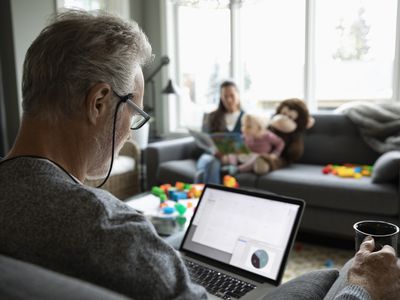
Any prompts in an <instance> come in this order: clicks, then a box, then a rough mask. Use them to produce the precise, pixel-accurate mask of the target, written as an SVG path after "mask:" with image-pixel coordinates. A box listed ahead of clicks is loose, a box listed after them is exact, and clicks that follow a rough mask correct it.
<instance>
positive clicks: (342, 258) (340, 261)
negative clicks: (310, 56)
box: [282, 242, 354, 283]
mask: <svg viewBox="0 0 400 300" xmlns="http://www.w3.org/2000/svg"><path fill="white" fill-rule="evenodd" d="M353 256H354V251H351V250H345V249H336V248H329V247H325V246H319V245H313V244H308V243H301V242H296V243H295V245H294V247H293V250H292V252H291V254H290V256H289V259H288V263H287V267H286V271H285V273H284V275H283V279H282V283H284V282H286V281H289V280H290V279H293V278H295V277H297V276H299V275H301V274H304V273H307V272H309V271H313V270H319V269H324V268H337V269H340V268H341V267H342V266H343V265H344V264H345V263H346V262H347V261H348V260H349V259H350V258H352V257H353Z"/></svg>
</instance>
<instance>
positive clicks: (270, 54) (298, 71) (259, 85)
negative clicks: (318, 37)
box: [240, 0, 305, 109]
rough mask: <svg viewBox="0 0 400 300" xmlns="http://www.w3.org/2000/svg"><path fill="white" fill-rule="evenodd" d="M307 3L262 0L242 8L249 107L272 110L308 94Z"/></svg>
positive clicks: (245, 97) (244, 82) (245, 95)
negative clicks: (278, 104) (305, 21)
mask: <svg viewBox="0 0 400 300" xmlns="http://www.w3.org/2000/svg"><path fill="white" fill-rule="evenodd" d="M304 4H305V1H304V0H303V1H301V0H279V1H258V2H256V3H255V4H253V5H244V6H243V7H242V9H241V12H240V17H241V20H240V21H241V23H240V25H241V26H240V34H241V37H240V44H241V45H242V61H243V67H242V74H241V76H242V77H241V80H242V81H241V86H242V99H243V100H244V101H246V104H247V107H248V108H250V109H254V108H263V109H268V108H273V107H275V105H276V103H278V102H280V101H281V100H282V99H286V98H290V97H299V98H303V97H304V91H303V82H304V36H305V27H304V20H305V5H304ZM289 7H290V9H289ZM282 16H284V17H282ZM288 20H289V21H288Z"/></svg>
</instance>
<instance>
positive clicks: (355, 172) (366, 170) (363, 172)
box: [322, 164, 372, 179]
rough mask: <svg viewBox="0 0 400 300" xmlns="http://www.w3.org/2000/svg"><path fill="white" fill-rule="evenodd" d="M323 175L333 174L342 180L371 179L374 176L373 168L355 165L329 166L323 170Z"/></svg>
mask: <svg viewBox="0 0 400 300" xmlns="http://www.w3.org/2000/svg"><path fill="white" fill-rule="evenodd" d="M322 173H323V174H325V175H327V174H333V175H336V176H339V177H342V178H357V179H359V178H362V177H363V176H365V177H370V176H371V174H372V166H369V165H354V164H344V165H333V164H328V165H326V166H325V167H324V168H323V169H322Z"/></svg>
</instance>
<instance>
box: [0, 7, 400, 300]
mask: <svg viewBox="0 0 400 300" xmlns="http://www.w3.org/2000/svg"><path fill="white" fill-rule="evenodd" d="M150 57H151V47H150V45H149V43H148V41H147V39H146V37H145V35H144V34H143V33H142V31H141V30H140V29H139V28H138V26H137V25H136V24H132V23H127V22H124V21H122V20H120V19H118V18H116V17H112V16H107V15H99V16H92V15H90V14H87V13H83V12H76V11H75V12H68V13H65V14H61V15H59V16H58V17H57V18H56V20H55V21H54V22H53V23H52V24H50V25H49V26H48V27H46V28H45V29H44V30H43V31H42V32H41V33H40V35H39V36H38V37H37V38H36V40H35V41H34V42H33V44H32V45H31V47H30V48H29V50H28V53H27V55H26V58H25V63H24V74H23V87H22V89H23V103H22V106H23V116H22V122H21V126H20V130H19V134H18V137H17V139H16V141H15V144H14V146H13V147H12V149H11V151H10V152H9V153H8V154H7V156H6V158H5V159H3V160H2V161H1V163H0V220H1V226H0V241H1V243H0V253H2V254H5V255H8V256H11V257H14V258H17V259H20V260H24V261H27V262H31V263H33V264H36V265H40V266H43V267H45V268H47V269H51V270H55V271H57V272H60V273H63V274H67V275H70V276H72V277H76V278H80V279H83V280H85V281H88V282H91V283H94V284H97V285H100V286H103V287H106V288H109V289H111V290H114V291H117V292H119V293H121V294H125V295H127V296H129V297H133V298H136V299H171V298H177V299H202V298H206V293H205V290H204V289H203V288H202V287H200V286H197V285H195V284H193V283H192V282H191V281H190V279H189V276H188V272H187V270H186V268H185V266H184V264H183V262H182V260H181V258H180V257H179V256H178V255H177V253H176V252H175V250H174V249H173V248H172V247H170V246H169V245H168V244H166V243H165V242H164V241H163V240H162V239H160V238H159V237H158V236H157V234H156V232H155V230H154V228H153V227H152V225H151V224H150V223H149V222H148V221H147V220H146V219H145V218H144V217H143V216H142V215H141V214H138V213H137V212H136V211H135V210H133V209H131V208H129V207H128V206H126V205H125V204H124V203H123V202H121V201H119V200H118V199H116V198H115V197H113V196H112V195H111V194H109V193H108V192H106V191H103V190H100V189H95V188H91V187H87V186H85V185H83V184H82V182H83V181H84V179H85V178H87V177H97V178H99V177H105V176H106V174H107V173H108V172H109V170H110V168H111V167H110V166H111V165H112V158H113V156H114V154H116V153H118V151H119V149H120V148H121V147H122V145H123V144H124V142H125V140H126V139H127V138H128V136H129V130H130V129H137V128H139V127H140V126H142V125H143V124H144V123H145V122H146V121H147V120H148V115H147V114H146V113H145V112H143V111H142V110H141V107H142V98H143V90H144V83H143V74H142V69H141V66H142V65H143V64H145V63H146V62H147V61H148V60H149V58H150ZM371 243H373V242H372V241H370V242H368V241H367V242H366V244H365V245H364V246H363V251H364V252H362V253H363V255H359V256H358V257H356V259H355V262H356V263H355V264H354V268H352V270H351V272H350V274H351V276H350V277H349V279H350V283H353V285H349V286H347V287H346V288H345V289H343V290H341V291H340V295H339V296H338V298H337V299H370V298H368V297H369V294H368V293H370V294H371V295H372V296H374V297H375V296H376V297H381V296H382V293H381V292H382V286H383V284H386V283H387V284H389V286H391V285H392V283H393V281H394V279H393V276H395V275H396V276H398V268H397V266H395V259H394V255H393V253H392V252H391V250H390V249H389V248H384V250H382V253H380V254H378V255H375V259H371V256H372V255H374V253H370V251H371ZM368 247H369V248H368ZM370 262H371V263H370ZM380 266H381V267H380ZM389 267H390V268H391V269H390V270H391V271H392V274H393V275H390V274H385V272H384V271H382V270H386V269H387V268H389ZM373 268H378V271H379V272H380V273H378V275H379V274H381V275H382V276H383V277H382V278H383V279H384V282H382V280H383V279H379V276H378V277H377V276H376V275H373V272H372V271H371V270H372V269H373ZM375 270H376V269H375ZM396 272H397V273H396ZM374 280H377V282H378V283H379V284H381V283H382V285H374ZM371 282H372V283H371ZM397 288H398V287H397ZM397 291H398V289H397V290H396V289H393V291H391V292H392V293H393V292H397ZM350 295H353V296H352V297H353V298H349V297H350ZM346 297H347V298H346Z"/></svg>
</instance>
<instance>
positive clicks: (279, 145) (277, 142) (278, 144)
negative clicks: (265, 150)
mask: <svg viewBox="0 0 400 300" xmlns="http://www.w3.org/2000/svg"><path fill="white" fill-rule="evenodd" d="M266 138H267V139H268V141H269V142H270V143H271V144H272V146H273V147H274V150H272V152H271V153H273V154H276V156H280V155H281V153H282V151H283V148H285V142H284V141H283V140H282V139H281V138H280V137H279V136H277V135H276V134H275V133H273V132H272V131H267V135H266Z"/></svg>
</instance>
